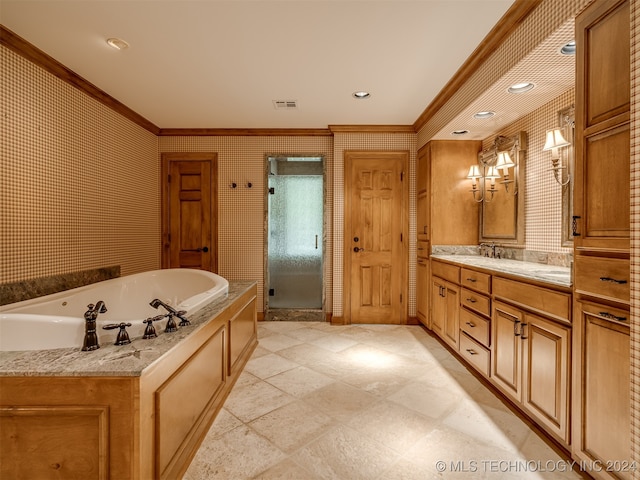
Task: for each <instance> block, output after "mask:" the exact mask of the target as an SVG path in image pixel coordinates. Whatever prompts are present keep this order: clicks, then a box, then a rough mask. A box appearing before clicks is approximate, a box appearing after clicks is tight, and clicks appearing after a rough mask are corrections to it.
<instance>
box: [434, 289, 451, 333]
mask: <svg viewBox="0 0 640 480" xmlns="http://www.w3.org/2000/svg"><path fill="white" fill-rule="evenodd" d="M446 283H447V282H445V281H444V280H442V279H441V278H438V277H431V329H432V330H433V331H434V332H436V333H437V334H438V335H439V336H440V337H442V336H443V335H444V322H445V317H446V315H447V300H446V298H445V292H446V286H445V285H446Z"/></svg>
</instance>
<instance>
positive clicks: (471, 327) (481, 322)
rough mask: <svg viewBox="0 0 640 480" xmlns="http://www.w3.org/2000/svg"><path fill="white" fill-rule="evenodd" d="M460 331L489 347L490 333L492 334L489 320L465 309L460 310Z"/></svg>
mask: <svg viewBox="0 0 640 480" xmlns="http://www.w3.org/2000/svg"><path fill="white" fill-rule="evenodd" d="M460 329H461V330H462V331H463V332H465V333H466V334H467V335H469V336H470V337H472V338H473V339H474V340H477V341H478V342H480V343H481V344H482V345H484V346H485V347H489V346H490V345H491V344H490V343H489V342H490V340H489V333H490V332H491V328H490V323H489V320H487V319H486V318H482V317H481V316H479V315H476V314H475V313H472V312H470V311H469V310H467V309H465V308H461V309H460Z"/></svg>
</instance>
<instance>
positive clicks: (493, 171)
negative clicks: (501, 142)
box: [484, 167, 500, 178]
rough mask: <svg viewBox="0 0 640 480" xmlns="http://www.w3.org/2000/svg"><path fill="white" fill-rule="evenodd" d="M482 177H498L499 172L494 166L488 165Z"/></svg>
mask: <svg viewBox="0 0 640 480" xmlns="http://www.w3.org/2000/svg"><path fill="white" fill-rule="evenodd" d="M484 178H500V173H499V172H498V169H497V168H496V167H489V168H488V169H487V174H486V175H485V176H484Z"/></svg>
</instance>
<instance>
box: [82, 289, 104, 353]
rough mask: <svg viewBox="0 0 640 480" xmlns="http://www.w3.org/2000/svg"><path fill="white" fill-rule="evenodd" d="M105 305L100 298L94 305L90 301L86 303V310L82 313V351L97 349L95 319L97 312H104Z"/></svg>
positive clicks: (98, 345)
mask: <svg viewBox="0 0 640 480" xmlns="http://www.w3.org/2000/svg"><path fill="white" fill-rule="evenodd" d="M106 311H107V306H106V305H105V304H104V302H103V301H102V300H99V301H98V303H96V304H95V305H94V304H93V303H90V304H89V305H87V311H86V312H85V313H84V320H85V326H84V328H85V330H84V342H83V344H82V351H83V352H87V351H91V350H97V349H98V348H100V344H99V343H98V334H97V333H96V319H97V318H98V314H99V313H105V312H106Z"/></svg>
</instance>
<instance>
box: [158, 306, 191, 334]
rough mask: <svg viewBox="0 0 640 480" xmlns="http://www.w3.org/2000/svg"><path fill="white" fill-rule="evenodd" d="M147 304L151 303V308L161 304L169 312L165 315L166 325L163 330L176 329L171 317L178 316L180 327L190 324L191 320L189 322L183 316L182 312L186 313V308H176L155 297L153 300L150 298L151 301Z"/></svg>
mask: <svg viewBox="0 0 640 480" xmlns="http://www.w3.org/2000/svg"><path fill="white" fill-rule="evenodd" d="M149 305H151V306H152V307H153V308H158V307H160V306H162V307H164V308H165V310H166V311H167V312H169V313H168V314H167V315H166V317H167V318H168V320H167V326H166V328H165V329H164V331H165V332H175V331H176V330H178V326H176V322H175V321H174V319H173V317H178V318H179V319H180V323H179V326H180V327H184V326H186V325H191V322H189V320H187V317H185V316H184V314H185V313H187V311H186V310H176V309H175V308H173V307H172V306H171V305H167V304H166V303H164V302H163V301H162V300H159V299H157V298H154V299H153V300H151V302H149Z"/></svg>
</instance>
